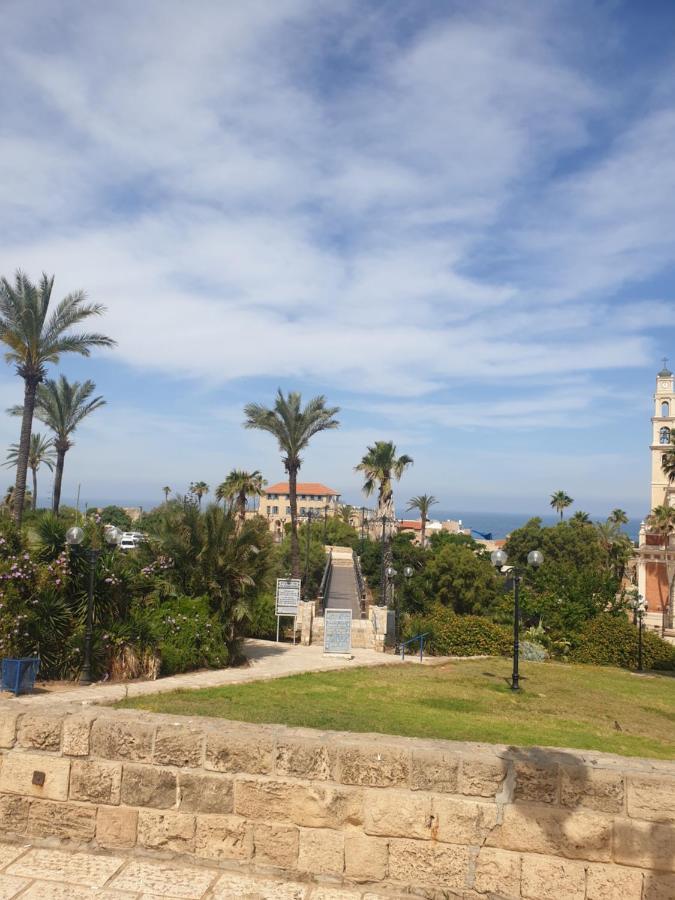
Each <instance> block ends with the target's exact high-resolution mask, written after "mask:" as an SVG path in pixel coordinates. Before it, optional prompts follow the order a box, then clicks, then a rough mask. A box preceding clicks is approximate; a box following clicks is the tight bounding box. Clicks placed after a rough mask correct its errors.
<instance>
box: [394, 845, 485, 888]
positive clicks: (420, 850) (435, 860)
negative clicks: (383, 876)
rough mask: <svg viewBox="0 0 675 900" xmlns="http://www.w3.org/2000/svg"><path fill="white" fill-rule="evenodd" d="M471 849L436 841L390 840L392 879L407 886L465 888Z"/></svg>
mask: <svg viewBox="0 0 675 900" xmlns="http://www.w3.org/2000/svg"><path fill="white" fill-rule="evenodd" d="M471 853H472V851H471V849H470V848H469V847H460V846H458V845H449V844H437V843H435V842H434V841H408V840H403V839H401V838H392V840H390V841H389V878H390V879H391V880H392V881H396V882H399V883H401V884H404V885H411V886H412V885H414V886H415V887H419V886H420V885H429V886H431V887H433V888H444V889H445V888H451V889H452V888H457V889H461V888H463V887H464V884H465V882H466V876H467V873H468V870H469V862H470V859H471Z"/></svg>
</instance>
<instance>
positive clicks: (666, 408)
mask: <svg viewBox="0 0 675 900" xmlns="http://www.w3.org/2000/svg"><path fill="white" fill-rule="evenodd" d="M661 416H662V418H664V419H667V418H669V416H670V403H668V401H667V400H664V401H663V403H662V404H661Z"/></svg>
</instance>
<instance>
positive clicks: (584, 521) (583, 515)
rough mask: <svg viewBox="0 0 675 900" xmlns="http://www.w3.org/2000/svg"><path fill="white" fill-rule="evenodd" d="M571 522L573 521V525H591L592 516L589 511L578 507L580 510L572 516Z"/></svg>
mask: <svg viewBox="0 0 675 900" xmlns="http://www.w3.org/2000/svg"><path fill="white" fill-rule="evenodd" d="M570 522H571V523H572V524H573V525H590V524H591V517H590V516H589V515H588V513H587V512H584V511H583V510H581V509H578V510H577V511H576V512H575V513H574V515H573V516H572V518H571V519H570Z"/></svg>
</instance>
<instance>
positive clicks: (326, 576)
mask: <svg viewBox="0 0 675 900" xmlns="http://www.w3.org/2000/svg"><path fill="white" fill-rule="evenodd" d="M332 575H333V551H332V550H329V551H328V556H327V557H326V565H325V566H324V570H323V575H322V576H321V584H320V585H319V596H318V598H317V612H321V613H323V611H324V608H325V603H326V597H327V596H328V592H329V591H330V580H331V576H332Z"/></svg>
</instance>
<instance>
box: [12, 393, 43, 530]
mask: <svg viewBox="0 0 675 900" xmlns="http://www.w3.org/2000/svg"><path fill="white" fill-rule="evenodd" d="M37 386H38V381H36V380H35V379H34V378H25V379H24V392H23V418H22V419H21V437H20V438H19V455H18V457H17V460H16V483H15V485H14V521H15V522H16V524H17V525H21V519H22V518H23V501H24V497H25V496H26V476H27V474H28V453H29V452H30V433H31V431H32V428H33V411H34V409H35V393H36V391H37Z"/></svg>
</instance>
